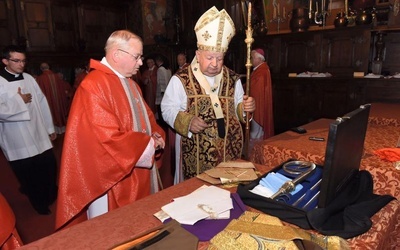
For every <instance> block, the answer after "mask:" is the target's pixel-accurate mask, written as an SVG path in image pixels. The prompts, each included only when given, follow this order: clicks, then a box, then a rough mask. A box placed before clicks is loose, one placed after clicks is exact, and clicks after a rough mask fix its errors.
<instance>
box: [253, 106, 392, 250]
mask: <svg viewBox="0 0 400 250" xmlns="http://www.w3.org/2000/svg"><path fill="white" fill-rule="evenodd" d="M331 122H333V120H330V119H319V120H316V121H314V122H311V123H309V124H305V125H304V126H302V127H304V128H305V129H306V130H307V133H305V134H297V133H295V132H292V131H287V132H285V133H282V134H279V135H276V136H274V137H272V138H269V139H267V140H264V141H261V142H258V143H256V144H255V145H254V147H253V149H252V152H251V155H250V160H251V161H253V162H255V163H258V164H261V165H264V166H265V167H266V168H267V169H272V168H274V167H276V166H277V165H279V164H281V163H282V162H284V161H287V160H289V159H296V160H304V161H312V162H314V163H316V164H319V165H323V164H324V159H325V150H326V143H327V139H328V132H329V124H330V123H331ZM309 137H321V138H324V139H325V140H324V141H313V140H309ZM399 138H400V104H388V105H386V104H372V107H371V112H370V117H369V123H368V128H367V133H366V137H365V143H364V154H363V157H362V159H361V164H360V169H364V170H368V171H369V172H370V173H371V175H372V177H373V180H374V193H376V194H390V195H392V196H394V197H395V198H396V199H399V198H400V171H399V170H397V169H396V168H395V166H394V163H393V162H389V161H385V160H383V159H381V158H380V157H379V156H377V155H376V154H374V152H375V151H376V150H378V149H383V148H394V147H396V145H397V143H398V140H399ZM398 206H399V201H397V200H395V201H392V202H391V203H389V204H388V205H387V206H386V207H384V208H383V209H381V211H379V212H378V213H377V214H375V216H374V217H373V218H372V220H373V222H374V224H373V227H372V228H371V229H370V230H369V232H368V233H365V234H363V235H360V236H358V237H355V238H353V239H350V242H351V243H352V244H353V245H354V246H356V247H357V248H359V249H399V248H400V223H399V218H400V217H399V216H400V214H399V211H398ZM383 218H385V219H386V222H387V223H388V224H386V225H385V226H384V225H382V224H380V223H381V222H379V223H378V221H379V220H381V219H383ZM388 228H390V229H388ZM377 236H378V238H379V237H382V239H384V238H385V239H386V242H383V241H382V240H378V238H375V237H377ZM360 239H363V240H360ZM372 242H373V244H371V243H372Z"/></svg>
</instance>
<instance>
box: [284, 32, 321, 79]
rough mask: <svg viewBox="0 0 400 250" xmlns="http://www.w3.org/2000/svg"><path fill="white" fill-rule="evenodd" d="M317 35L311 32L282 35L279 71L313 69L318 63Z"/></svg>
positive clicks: (289, 71)
mask: <svg viewBox="0 0 400 250" xmlns="http://www.w3.org/2000/svg"><path fill="white" fill-rule="evenodd" d="M318 40H319V36H318V35H315V34H313V33H310V34H306V35H305V34H301V35H300V34H298V35H296V36H294V35H289V36H285V37H282V45H281V46H282V47H281V57H282V64H281V73H283V74H284V75H287V73H291V72H293V73H301V72H304V71H315V69H316V67H317V65H318V58H317V53H318V50H319V49H318V48H319V46H318V44H319V41H318Z"/></svg>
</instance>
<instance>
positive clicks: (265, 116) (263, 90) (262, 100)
mask: <svg viewBox="0 0 400 250" xmlns="http://www.w3.org/2000/svg"><path fill="white" fill-rule="evenodd" d="M250 96H252V97H253V98H254V99H255V101H256V110H255V111H254V113H253V119H254V120H255V121H256V122H257V123H258V124H260V126H261V127H263V130H264V137H263V139H267V138H269V137H271V136H273V135H274V116H273V106H272V83H271V73H270V71H269V67H268V65H267V63H265V62H264V63H262V64H261V65H260V66H258V68H256V69H255V70H254V71H253V72H252V73H251V77H250Z"/></svg>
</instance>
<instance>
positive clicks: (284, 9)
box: [283, 6, 286, 18]
mask: <svg viewBox="0 0 400 250" xmlns="http://www.w3.org/2000/svg"><path fill="white" fill-rule="evenodd" d="M285 17H286V7H285V6H283V18H285Z"/></svg>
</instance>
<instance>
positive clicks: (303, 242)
mask: <svg viewBox="0 0 400 250" xmlns="http://www.w3.org/2000/svg"><path fill="white" fill-rule="evenodd" d="M208 249H209V250H231V249H237V250H241V249H260V250H262V249H268V250H274V249H276V250H282V249H306V250H307V249H315V250H317V249H326V250H347V249H350V247H349V245H348V243H347V242H346V240H344V239H342V238H340V237H337V236H321V235H317V234H313V233H310V232H309V231H305V230H303V229H298V228H294V227H290V226H284V225H283V224H282V222H281V221H280V220H279V218H277V217H274V216H270V215H267V214H262V213H256V212H249V211H246V212H245V213H244V214H243V215H242V216H240V217H239V218H238V219H237V220H232V221H231V222H230V223H229V224H228V226H227V227H226V228H225V229H224V230H223V231H221V232H220V233H218V234H217V235H216V236H214V237H213V238H212V239H211V241H210V245H209V247H208Z"/></svg>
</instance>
